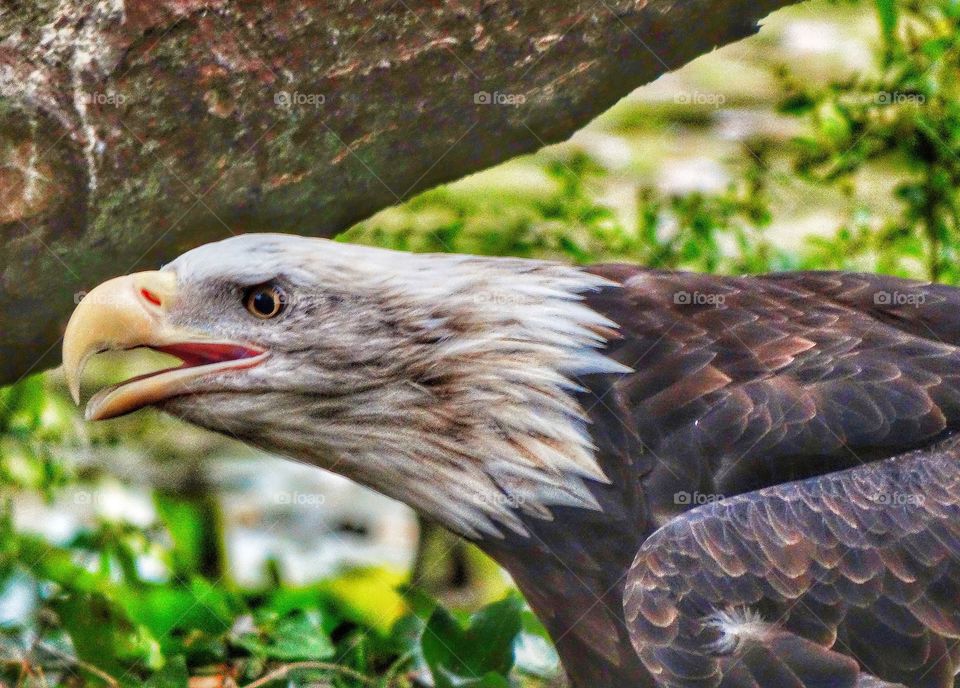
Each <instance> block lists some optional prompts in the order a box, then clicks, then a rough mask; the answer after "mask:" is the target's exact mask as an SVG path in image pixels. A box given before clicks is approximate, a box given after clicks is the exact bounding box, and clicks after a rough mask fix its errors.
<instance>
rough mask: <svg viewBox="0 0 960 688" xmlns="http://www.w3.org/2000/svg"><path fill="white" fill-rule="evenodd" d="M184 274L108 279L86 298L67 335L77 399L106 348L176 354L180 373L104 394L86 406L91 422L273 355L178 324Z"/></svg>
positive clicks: (70, 382)
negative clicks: (174, 318)
mask: <svg viewBox="0 0 960 688" xmlns="http://www.w3.org/2000/svg"><path fill="white" fill-rule="evenodd" d="M177 298H178V294H177V276H176V274H175V273H173V272H170V271H156V272H139V273H136V274H133V275H127V276H125V277H117V278H115V279H112V280H109V281H107V282H104V283H103V284H101V285H100V286H98V287H97V288H95V289H94V290H93V291H91V292H89V293H88V294H87V295H86V296H84V298H83V299H82V300H81V301H80V303H79V305H78V306H77V308H76V310H75V311H74V312H73V315H72V316H71V317H70V322H69V323H67V329H66V332H65V333H64V337H63V368H64V372H65V373H66V378H67V386H68V387H69V388H70V394H71V395H72V396H73V399H74V401H75V402H77V403H79V401H80V377H81V375H82V374H83V370H84V368H85V367H86V364H87V361H89V359H90V357H91V356H93V355H94V354H96V353H99V352H101V351H112V350H118V349H134V348H137V347H148V348H151V349H156V350H157V351H162V352H165V353H169V354H173V355H174V356H177V357H179V358H181V359H183V361H184V363H183V365H182V366H181V367H179V368H172V369H168V370H162V371H159V372H157V373H152V374H149V375H144V376H140V377H137V378H133V379H131V380H128V381H127V382H125V383H122V384H120V385H114V386H112V387H108V388H107V389H104V390H102V391H100V392H98V393H97V394H96V395H95V396H94V397H93V398H92V399H91V400H90V402H89V404H88V405H87V410H86V417H87V419H89V420H102V419H105V418H113V417H114V416H120V415H123V414H125V413H130V412H131V411H135V410H137V409H139V408H142V407H143V406H147V405H149V404H153V403H156V402H158V401H161V400H163V399H167V398H169V397H172V396H177V395H178V394H183V393H185V392H186V391H188V385H187V383H189V382H192V381H193V380H196V379H197V378H199V377H202V376H205V375H209V374H211V373H215V372H221V371H224V370H230V369H240V368H249V367H251V366H254V365H256V364H257V363H259V362H260V361H261V360H263V359H264V358H265V357H266V356H267V352H265V351H263V350H262V349H258V348H256V347H252V346H249V345H247V344H239V343H236V342H224V341H216V340H213V339H211V338H210V337H207V336H204V335H203V334H200V333H197V332H191V331H188V330H185V329H182V328H178V327H175V326H173V325H171V324H170V323H169V322H168V318H167V315H168V313H169V312H170V309H171V308H172V307H173V305H174V304H175V303H176V301H177Z"/></svg>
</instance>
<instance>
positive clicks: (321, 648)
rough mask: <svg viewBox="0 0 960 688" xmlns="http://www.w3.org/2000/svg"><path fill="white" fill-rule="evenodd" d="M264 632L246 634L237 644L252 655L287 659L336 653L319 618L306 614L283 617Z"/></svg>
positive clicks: (317, 657)
mask: <svg viewBox="0 0 960 688" xmlns="http://www.w3.org/2000/svg"><path fill="white" fill-rule="evenodd" d="M264 635H265V637H261V636H258V635H256V634H252V633H250V634H246V635H243V636H241V637H240V638H238V639H236V641H235V644H236V645H238V646H240V647H242V648H244V649H245V650H247V651H249V652H250V653H251V654H254V655H257V656H260V657H264V658H267V659H277V660H281V661H285V662H294V661H306V660H314V661H316V660H323V659H329V658H330V657H332V656H333V655H334V654H335V652H336V649H335V648H334V646H333V643H332V642H331V641H330V637H329V636H328V635H327V634H326V632H325V631H324V630H323V626H322V624H321V623H320V621H319V619H315V618H311V617H310V616H308V615H306V614H295V615H293V616H290V617H287V618H285V619H281V620H280V621H278V622H277V623H276V624H275V625H274V626H273V628H271V629H269V630H268V631H267V632H266V633H265V634H264Z"/></svg>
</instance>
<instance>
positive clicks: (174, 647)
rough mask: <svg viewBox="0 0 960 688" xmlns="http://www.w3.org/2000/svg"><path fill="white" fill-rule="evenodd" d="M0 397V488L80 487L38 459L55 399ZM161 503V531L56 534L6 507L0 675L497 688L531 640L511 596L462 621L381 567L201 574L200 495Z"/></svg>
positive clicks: (41, 390) (64, 433)
mask: <svg viewBox="0 0 960 688" xmlns="http://www.w3.org/2000/svg"><path fill="white" fill-rule="evenodd" d="M0 398H2V400H3V404H2V406H0V426H2V427H3V428H4V429H5V432H4V434H3V438H4V439H5V440H6V441H8V445H9V446H12V447H15V448H16V449H17V451H14V452H10V453H5V455H4V464H5V463H6V462H7V461H8V460H10V457H14V459H13V460H15V461H16V462H17V464H18V465H20V464H23V465H22V466H20V468H18V469H17V470H15V471H13V470H4V471H3V473H2V475H3V478H4V479H3V482H2V483H0V490H2V492H3V493H4V494H5V495H6V496H7V497H12V496H13V495H14V494H15V493H16V494H18V495H19V496H20V497H21V498H22V497H23V495H25V494H27V493H28V492H29V491H31V490H34V491H38V492H42V493H45V494H47V495H48V496H50V495H53V494H54V493H56V491H57V490H58V489H59V488H63V487H70V488H72V489H76V488H83V487H84V482H83V481H82V479H81V478H80V476H77V475H69V474H68V473H67V472H66V470H65V469H64V468H62V466H66V465H69V463H68V462H65V461H63V460H62V458H60V459H59V460H58V461H55V462H54V464H53V465H59V466H61V468H59V469H58V470H57V471H56V472H55V473H52V472H51V471H52V469H49V468H44V467H45V466H47V464H49V463H50V462H51V461H53V457H52V456H51V454H52V452H51V450H50V447H52V446H66V445H65V444H64V443H69V439H70V432H71V431H70V422H64V423H62V424H61V425H59V426H58V425H57V424H56V423H53V422H52V421H51V417H50V414H49V410H50V408H51V407H53V408H56V407H57V406H58V405H59V404H60V402H61V399H60V398H59V395H58V394H56V393H52V392H51V390H49V389H47V388H46V387H45V383H44V380H43V379H42V378H40V377H37V378H31V379H29V380H27V381H25V382H22V383H20V384H19V385H15V386H13V387H10V388H7V389H5V390H3V391H2V397H0ZM62 420H66V417H65V418H64V419H62ZM38 437H44V438H45V439H46V440H47V442H46V443H45V444H44V443H38V442H37V441H36V440H37V438H38ZM53 439H55V440H56V442H53V441H52V440H53ZM34 450H36V451H34ZM24 475H27V476H31V478H30V480H27V481H24V480H23V479H22V476H24ZM36 475H46V476H48V479H47V481H46V482H44V481H43V480H40V479H39V478H35V476H36ZM51 475H56V476H57V478H56V480H53V479H49V476H51ZM41 485H42V486H43V490H42V491H41V489H40V487H41ZM78 494H82V495H89V494H90V493H89V492H86V491H84V490H83V489H80V490H79V492H78ZM156 504H157V513H158V515H159V518H160V521H161V523H160V525H159V530H157V529H151V530H144V529H141V528H138V527H135V526H132V525H130V524H126V523H123V522H114V521H107V520H103V521H101V522H99V523H98V524H97V525H96V527H94V528H92V529H88V530H83V531H81V532H80V533H79V534H77V535H76V536H74V537H72V538H71V539H70V540H69V541H67V542H63V543H51V542H49V541H47V540H46V539H44V538H42V537H41V536H39V535H34V534H30V533H28V532H24V531H22V530H20V529H18V528H17V527H15V525H14V521H13V519H12V513H11V511H10V509H9V506H8V507H7V508H6V509H4V511H3V512H2V514H0V515H2V518H0V545H2V548H0V607H2V606H3V604H4V600H5V599H6V598H7V597H9V596H11V595H14V596H18V597H20V598H23V597H26V598H28V599H29V601H30V604H29V608H30V612H29V613H28V614H25V615H20V616H18V617H17V618H4V619H0V648H3V658H4V659H5V660H6V661H5V663H4V664H2V665H0V680H5V681H7V682H9V683H10V684H11V685H13V684H18V682H19V684H20V685H38V686H39V685H60V686H87V685H89V686H102V685H109V686H131V687H132V686H154V687H157V688H174V687H176V688H184V687H186V686H187V683H188V680H189V679H190V678H191V677H194V678H196V677H203V676H210V677H221V678H229V680H231V681H233V682H234V683H233V685H238V686H243V685H247V684H250V683H255V682H257V681H268V679H270V680H269V681H268V682H269V683H275V684H276V685H282V683H283V681H285V680H292V681H294V682H295V683H296V684H297V685H301V684H303V683H307V682H310V681H317V682H324V683H323V684H324V685H333V686H336V687H337V688H348V687H354V686H380V687H381V688H387V687H388V686H397V687H403V686H413V685H414V682H415V680H416V677H417V676H420V675H430V674H431V672H432V676H433V680H434V681H435V682H436V685H438V686H441V685H448V686H452V685H457V686H461V685H462V686H466V685H472V686H507V685H510V681H511V680H514V679H511V678H510V677H511V676H514V677H515V676H519V675H520V674H518V673H517V671H518V670H517V669H516V668H515V667H514V664H515V660H514V646H515V645H516V643H518V642H519V641H520V640H521V639H522V638H523V637H524V636H526V635H529V630H525V628H524V625H523V624H522V622H521V619H522V618H523V615H524V614H527V615H529V612H528V611H526V610H525V609H524V607H523V603H522V601H521V600H519V598H517V597H508V598H507V599H506V600H504V601H503V602H500V603H495V604H492V605H490V606H488V607H486V608H484V609H481V610H480V611H478V612H477V613H476V614H475V616H474V617H473V619H472V621H471V623H470V625H469V627H467V628H466V629H463V628H461V627H460V625H459V623H458V621H456V620H455V619H457V618H461V616H460V614H459V613H455V612H451V611H448V610H446V609H445V608H443V607H442V606H441V605H439V604H438V603H437V602H436V601H435V600H433V599H431V598H429V597H427V596H426V595H425V594H423V593H414V592H412V591H410V592H408V595H407V596H408V598H409V600H410V602H404V598H403V597H399V596H396V595H395V594H393V595H392V596H391V593H389V587H387V588H385V587H384V586H385V585H388V584H387V583H384V582H383V581H384V579H383V578H382V577H381V576H380V575H379V574H377V573H376V572H370V573H365V572H363V571H352V572H345V573H344V574H343V575H342V576H338V577H336V578H334V579H331V580H325V581H321V582H319V583H317V584H313V585H308V586H300V587H296V586H291V585H287V584H284V583H283V581H282V580H280V581H278V582H277V585H276V586H272V587H270V588H268V589H262V590H246V589H240V588H238V587H236V586H235V585H234V584H232V583H231V582H230V581H229V580H228V579H225V578H219V579H211V578H208V577H206V576H204V575H203V572H202V569H203V566H204V564H203V562H204V555H203V553H202V551H203V550H204V549H205V548H207V547H209V544H208V543H207V540H208V539H209V537H210V533H209V532H208V531H209V529H208V528H207V524H206V523H204V522H203V519H202V518H201V513H202V512H200V511H198V510H197V508H196V505H195V503H194V502H192V501H191V500H190V499H189V498H187V499H178V498H177V497H176V496H174V495H169V494H162V495H159V494H158V495H157V497H156ZM157 542H165V543H167V544H166V545H162V546H158V545H157V544H156V543H157ZM146 556H151V557H154V558H159V559H160V560H161V561H163V562H164V563H165V565H166V570H167V571H168V574H167V575H165V576H163V577H161V578H160V579H157V578H156V577H152V578H146V577H144V576H143V575H141V573H140V570H141V567H140V566H139V563H140V562H141V561H142V560H143V558H144V557H146ZM390 585H392V584H390ZM527 623H528V624H529V621H528V622H527ZM424 672H426V674H424ZM273 678H275V681H274V680H273ZM44 681H46V682H47V683H46V684H45V683H44ZM257 685H265V684H264V683H258V684H257Z"/></svg>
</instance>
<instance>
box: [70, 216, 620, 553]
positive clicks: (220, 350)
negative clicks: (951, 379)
mask: <svg viewBox="0 0 960 688" xmlns="http://www.w3.org/2000/svg"><path fill="white" fill-rule="evenodd" d="M610 286H611V285H610V283H609V282H607V281H606V280H604V279H603V278H600V277H598V276H596V275H593V274H590V273H589V272H586V271H583V270H581V269H578V268H575V267H570V266H565V265H559V264H555V263H549V262H542V261H533V260H521V259H511V258H481V257H475V256H460V255H415V254H407V253H402V252H394V251H387V250H383V249H374V248H366V247H360V246H353V245H348V244H342V243H337V242H332V241H325V240H321V239H310V238H303V237H296V236H287V235H280V234H259V235H258V234H250V235H243V236H238V237H234V238H231V239H227V240H225V241H221V242H218V243H214V244H208V245H206V246H201V247H200V248H197V249H194V250H192V251H189V252H188V253H186V254H184V255H182V256H181V257H179V258H178V259H176V260H175V261H173V262H172V263H170V264H169V265H166V266H165V267H163V268H162V269H161V270H159V271H153V272H141V273H136V274H132V275H128V276H124V277H118V278H115V279H112V280H110V281H107V282H105V283H103V284H101V285H100V286H98V287H96V288H95V289H93V290H92V291H90V292H89V293H88V294H87V295H86V296H85V297H84V298H83V300H82V301H81V302H80V303H79V305H78V306H77V309H76V311H75V312H74V314H73V316H72V317H71V319H70V322H69V323H68V325H67V329H66V334H65V337H64V343H63V361H64V368H65V372H66V376H67V380H68V384H69V387H70V390H71V393H72V394H73V396H74V398H75V399H76V400H78V401H79V390H80V377H81V374H82V372H83V369H84V365H85V363H86V362H87V360H88V359H89V358H90V357H91V356H92V355H94V354H96V353H98V352H101V351H106V350H116V349H133V348H138V347H146V348H150V349H154V350H156V351H160V352H164V353H167V354H171V355H173V356H176V357H178V358H179V359H181V360H182V365H181V366H179V367H175V368H170V369H166V370H161V371H157V372H154V373H151V374H148V375H141V376H138V377H135V378H133V379H130V380H127V381H125V382H122V383H120V384H118V385H114V386H111V387H108V388H106V389H103V390H101V391H99V392H98V393H97V394H95V395H94V396H93V397H92V398H91V399H90V401H89V403H88V405H87V408H86V416H87V418H88V419H91V420H101V419H107V418H112V417H115V416H119V415H123V414H126V413H130V412H132V411H135V410H137V409H140V408H142V407H145V406H154V407H157V408H159V409H161V410H163V411H165V412H168V413H170V414H173V415H175V416H178V417H180V418H182V419H184V420H186V421H188V422H190V423H193V424H195V425H198V426H202V427H204V428H208V429H212V430H215V431H218V432H221V433H225V434H228V435H231V436H234V437H237V438H239V439H241V440H244V441H246V442H249V443H251V444H254V445H257V446H260V447H263V448H265V449H268V450H270V451H274V452H277V453H280V454H282V455H285V456H288V457H291V458H294V459H297V460H300V461H306V462H309V463H312V464H315V465H318V466H321V467H324V468H327V469H330V470H333V471H336V472H338V473H341V474H344V475H346V476H348V477H350V478H353V479H355V480H357V481H358V482H361V483H363V484H366V485H368V486H371V487H373V488H374V489H377V490H378V491H380V492H383V493H385V494H387V495H389V496H392V497H395V498H398V499H400V500H402V501H404V502H406V503H408V504H410V505H411V506H413V507H414V508H416V509H418V510H420V511H421V512H423V513H424V514H426V515H427V516H429V517H432V518H434V519H436V520H438V521H440V522H442V523H444V524H445V525H447V526H448V527H450V528H451V529H453V530H455V531H457V532H460V533H462V534H464V535H467V536H469V537H486V536H500V535H502V532H503V528H504V527H506V528H508V529H510V530H512V531H514V532H517V533H521V534H523V533H524V532H525V530H524V525H523V520H522V518H521V516H522V515H524V514H526V515H528V516H533V517H537V518H550V507H551V506H555V505H568V506H569V505H574V506H580V507H583V508H597V505H596V501H595V499H594V497H593V495H592V493H591V491H590V489H589V487H588V486H589V483H590V482H591V481H605V477H604V474H603V472H602V471H601V470H600V468H599V467H598V465H597V462H596V460H595V457H594V449H593V445H592V443H591V440H590V434H589V429H588V425H587V420H586V412H585V410H584V408H582V406H581V403H580V401H578V396H577V391H578V389H579V387H578V379H579V378H580V377H581V376H584V375H589V374H594V373H619V372H624V369H623V367H622V366H620V365H619V364H617V363H615V362H613V361H612V360H610V359H608V358H607V357H606V356H604V355H603V353H602V349H603V345H604V343H605V340H606V338H607V337H609V336H610V335H611V333H612V331H613V329H614V328H615V327H616V326H615V324H614V323H613V322H611V321H610V320H608V319H607V318H605V317H604V316H602V315H601V314H599V313H597V312H595V311H594V310H593V309H591V308H589V307H588V306H587V305H586V303H585V302H584V296H585V295H586V294H587V293H589V292H591V291H595V290H598V289H603V288H609V287H610Z"/></svg>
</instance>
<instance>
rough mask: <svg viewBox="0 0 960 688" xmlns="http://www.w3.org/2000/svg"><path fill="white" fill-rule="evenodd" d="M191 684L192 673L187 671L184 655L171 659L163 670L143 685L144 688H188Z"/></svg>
mask: <svg viewBox="0 0 960 688" xmlns="http://www.w3.org/2000/svg"><path fill="white" fill-rule="evenodd" d="M189 683H190V672H189V671H187V660H185V659H184V658H183V656H182V655H177V656H176V657H171V658H170V659H169V660H168V661H167V663H166V665H164V667H163V669H161V670H160V671H158V672H157V673H155V674H154V675H153V676H151V677H150V678H149V679H147V681H146V682H145V683H144V684H143V688H187V686H188V685H189Z"/></svg>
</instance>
